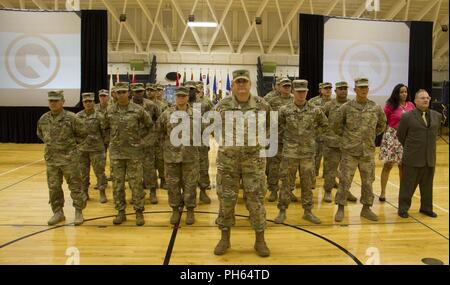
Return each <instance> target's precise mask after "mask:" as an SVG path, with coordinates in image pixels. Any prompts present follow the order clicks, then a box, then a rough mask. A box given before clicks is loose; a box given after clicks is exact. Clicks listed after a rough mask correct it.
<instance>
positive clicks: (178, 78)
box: [175, 70, 180, 87]
mask: <svg viewBox="0 0 450 285" xmlns="http://www.w3.org/2000/svg"><path fill="white" fill-rule="evenodd" d="M176 76H177V79H176V80H175V86H176V87H178V86H180V77H179V76H178V70H177V75H176Z"/></svg>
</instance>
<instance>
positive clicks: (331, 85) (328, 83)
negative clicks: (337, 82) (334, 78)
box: [322, 82, 333, 88]
mask: <svg viewBox="0 0 450 285" xmlns="http://www.w3.org/2000/svg"><path fill="white" fill-rule="evenodd" d="M332 87H333V84H331V83H330V82H322V88H332Z"/></svg>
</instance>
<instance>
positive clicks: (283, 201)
mask: <svg viewBox="0 0 450 285" xmlns="http://www.w3.org/2000/svg"><path fill="white" fill-rule="evenodd" d="M293 88H294V101H293V102H291V103H289V104H288V105H285V106H283V107H281V108H280V111H279V113H278V125H279V130H281V131H282V132H281V134H280V136H279V140H281V141H283V152H282V159H281V164H280V172H281V173H280V177H281V193H280V201H279V202H278V209H279V210H280V212H279V214H278V216H277V217H276V218H275V223H277V224H280V223H283V222H284V220H285V219H286V210H287V208H288V207H289V203H290V200H291V198H290V197H291V196H290V195H289V193H290V192H291V187H292V184H293V183H294V182H293V181H295V177H296V173H297V170H298V171H299V173H300V183H301V192H302V195H301V201H302V206H303V209H304V215H303V219H305V220H307V221H310V222H312V223H314V224H320V219H319V218H317V217H316V216H315V215H314V214H313V213H312V211H311V210H312V208H313V193H312V190H311V183H312V182H313V178H314V144H315V138H316V132H317V131H319V132H324V133H325V131H326V129H328V120H327V117H326V116H325V115H324V114H323V112H322V110H320V108H316V107H315V106H313V105H312V104H311V103H309V102H308V101H306V95H307V94H308V81H306V80H301V79H300V80H294V82H293Z"/></svg>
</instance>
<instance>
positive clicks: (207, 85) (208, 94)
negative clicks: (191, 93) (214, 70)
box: [205, 69, 212, 100]
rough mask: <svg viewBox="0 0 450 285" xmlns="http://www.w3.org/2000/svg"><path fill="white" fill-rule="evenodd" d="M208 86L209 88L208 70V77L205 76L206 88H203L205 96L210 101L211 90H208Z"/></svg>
mask: <svg viewBox="0 0 450 285" xmlns="http://www.w3.org/2000/svg"><path fill="white" fill-rule="evenodd" d="M210 88H211V87H210V86H209V69H208V75H207V76H206V88H205V92H206V93H205V95H206V96H208V97H209V99H210V100H212V97H211V90H210Z"/></svg>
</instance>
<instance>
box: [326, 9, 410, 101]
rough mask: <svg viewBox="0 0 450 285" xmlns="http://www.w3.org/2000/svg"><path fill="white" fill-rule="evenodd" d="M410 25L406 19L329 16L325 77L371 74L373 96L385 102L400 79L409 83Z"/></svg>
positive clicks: (350, 77) (336, 78)
mask: <svg viewBox="0 0 450 285" xmlns="http://www.w3.org/2000/svg"><path fill="white" fill-rule="evenodd" d="M408 61H409V26H408V25H407V23H406V22H389V21H371V20H356V19H341V18H328V19H327V20H326V21H325V26H324V58H323V80H324V82H332V83H333V84H334V83H335V82H337V81H342V80H345V81H347V82H348V83H349V86H350V88H349V95H350V97H352V96H354V95H355V93H354V91H353V87H354V79H355V78H357V77H367V78H369V85H370V86H369V99H371V100H373V101H375V102H377V103H378V104H381V105H382V106H383V105H384V103H385V101H386V99H387V98H388V97H389V96H390V94H391V92H392V89H393V88H394V86H395V85H397V84H398V83H403V84H408Z"/></svg>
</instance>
